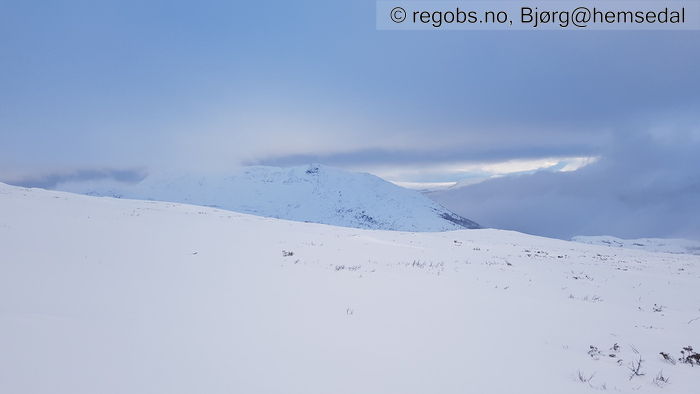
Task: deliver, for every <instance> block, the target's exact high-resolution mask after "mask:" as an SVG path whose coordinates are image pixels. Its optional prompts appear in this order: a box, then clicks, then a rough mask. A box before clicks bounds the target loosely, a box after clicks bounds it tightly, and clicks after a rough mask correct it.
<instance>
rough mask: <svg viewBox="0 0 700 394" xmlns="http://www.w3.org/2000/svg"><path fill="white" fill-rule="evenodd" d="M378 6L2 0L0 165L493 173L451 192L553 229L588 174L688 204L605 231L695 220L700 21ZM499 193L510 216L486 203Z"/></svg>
mask: <svg viewBox="0 0 700 394" xmlns="http://www.w3.org/2000/svg"><path fill="white" fill-rule="evenodd" d="M630 3H636V2H634V1H631V2H630ZM375 14H376V2H375V1H366V0H353V1H349V0H348V1H255V2H252V1H251V2H232V1H197V2H193V1H149V0H139V1H130V0H125V1H118V2H117V1H99V0H91V1H87V0H86V1H81V0H73V1H67V0H56V1H50V2H49V1H22V2H17V1H6V0H0V54H1V56H0V181H4V182H9V183H14V184H25V185H44V186H47V187H51V186H52V185H53V186H55V185H56V184H57V183H58V182H60V181H61V180H63V179H72V180H75V179H89V178H96V177H98V178H99V177H114V178H117V179H120V180H133V179H139V178H140V177H143V176H144V175H145V174H148V173H152V172H157V171H163V170H172V169H177V170H183V171H198V172H202V171H212V172H214V171H216V172H222V171H224V172H225V171H227V170H230V169H233V168H236V167H238V166H241V165H274V166H288V165H301V164H307V163H310V162H316V163H321V164H326V165H331V166H336V167H340V168H345V169H348V170H356V171H366V172H371V173H374V174H376V175H379V176H383V177H385V178H386V179H389V180H391V181H397V182H456V181H460V180H463V179H467V180H469V179H472V178H477V180H483V179H488V180H487V181H485V182H481V183H478V184H476V185H472V186H468V187H465V188H462V189H460V190H462V191H461V192H460V193H462V194H464V193H466V197H463V198H456V200H457V201H456V202H453V203H451V204H452V205H454V207H459V208H460V209H461V210H466V211H469V212H472V213H471V216H467V217H469V218H471V219H478V217H482V221H485V222H486V223H482V224H484V225H487V226H495V224H498V225H499V226H502V227H508V228H514V229H519V230H521V231H526V230H527V231H528V232H530V233H535V234H545V233H546V234H548V235H552V231H551V228H552V227H551V224H547V223H545V224H541V225H539V226H534V227H532V226H523V225H521V224H519V223H524V222H528V223H531V220H530V221H528V217H530V216H532V212H537V210H538V209H545V208H546V207H548V206H549V207H556V208H557V209H560V210H566V209H567V204H569V203H570V202H571V201H567V199H566V198H561V199H559V198H558V197H551V198H544V196H543V195H539V194H538V193H549V194H547V195H550V196H551V195H552V194H554V195H556V193H559V192H560V191H561V190H562V188H564V186H562V185H571V186H567V187H568V189H566V190H567V191H566V193H570V194H571V195H576V193H577V191H576V188H575V186H576V185H584V184H585V185H586V186H587V187H588V189H586V190H590V189H591V188H593V189H597V190H598V192H596V200H595V201H599V205H600V206H605V207H607V208H606V209H604V210H602V211H608V210H612V208H611V207H613V206H614V207H617V208H618V209H622V210H624V211H625V212H628V211H629V212H637V211H635V209H633V208H634V207H636V205H635V204H636V203H635V202H634V201H636V200H637V199H642V200H644V201H645V204H648V205H645V207H646V208H648V209H647V212H649V214H650V215H658V216H663V215H665V214H667V212H666V211H664V209H663V208H664V207H666V206H668V205H669V204H671V205H673V206H674V207H675V208H677V209H684V210H685V211H686V212H689V214H686V215H674V216H673V218H674V219H673V220H670V222H669V220H664V221H663V223H664V226H665V229H666V231H660V230H659V229H656V230H649V231H632V230H633V229H634V228H637V227H639V226H638V224H635V223H633V222H630V223H615V226H614V227H610V226H608V227H605V226H601V228H600V230H601V231H604V230H609V231H608V232H607V233H608V235H621V234H632V233H634V234H637V233H643V234H642V235H644V236H661V235H663V236H673V235H685V236H692V237H695V236H697V237H700V228H699V227H698V226H700V225H698V224H696V223H698V220H697V219H698V217H697V214H695V213H694V212H696V211H698V209H697V206H698V203H700V192H699V191H698V189H699V188H700V166H698V164H700V163H698V159H696V156H698V155H697V153H698V152H700V77H699V76H698V75H699V74H698V64H700V45H699V43H700V31H542V30H536V29H533V30H531V31H523V30H518V31H383V30H377V28H376V15H375ZM581 163H585V164H587V165H581ZM562 169H568V170H571V169H575V170H574V171H564V172H562V171H559V170H562ZM507 174H518V175H517V176H516V175H511V176H503V175H507ZM494 176H497V177H498V178H497V179H492V177H494ZM533 185H541V186H539V187H540V188H539V189H538V188H536V187H534V186H533ZM491 192H493V193H499V195H500V197H499V201H500V202H501V203H502V204H506V205H505V206H507V207H509V208H508V210H507V211H509V212H511V214H510V215H508V216H509V217H510V219H507V220H506V219H502V216H503V215H500V216H499V215H498V212H497V211H498V209H496V208H493V207H492V209H489V210H488V212H491V213H489V214H488V215H491V216H488V215H487V216H484V215H482V214H481V213H480V212H475V211H478V209H479V208H480V209H483V210H484V211H483V213H484V214H486V206H487V205H489V204H491V205H493V204H492V203H491V202H492V201H495V199H494V196H493V195H490V194H489V193H491ZM662 192H663V193H666V194H663V193H662ZM522 193H531V195H532V197H529V198H528V199H527V201H525V202H527V204H526V203H525V202H524V200H523V198H516V196H520V195H521V194H522ZM562 193H563V192H562ZM474 196H478V197H474ZM578 196H579V198H584V202H585V203H586V205H592V206H595V205H596V204H594V202H593V200H591V199H588V198H587V197H585V196H587V194H585V193H584V194H581V193H579V194H578ZM621 196H627V197H621ZM630 196H633V197H630ZM507 197H508V198H507ZM521 197H522V196H521ZM625 198H627V200H625ZM452 200H455V199H451V201H452ZM467 202H472V203H473V205H472V206H473V207H474V208H475V209H474V210H469V209H465V207H464V205H465V204H466V203H467ZM448 208H450V207H449V206H448ZM467 208H468V207H467ZM455 209H457V208H455ZM591 209H593V208H591ZM525 211H527V215H524V214H523V215H521V214H519V213H518V212H525ZM574 211H575V210H574ZM552 215H553V213H552ZM571 215H576V213H575V212H574V213H572V214H571ZM582 216H585V215H579V216H578V219H579V221H581V223H583V222H584V221H585V219H586V218H585V217H582ZM632 216H633V215H632V214H631V213H630V214H629V216H624V217H632ZM499 217H501V218H499ZM624 217H623V218H624ZM621 219H622V218H621ZM667 219H668V218H667ZM674 228H675V229H683V230H682V231H681V230H678V231H675V230H674V231H671V229H674ZM578 229H582V230H583V229H585V225H583V224H582V225H581V226H579V227H577V228H576V229H568V230H564V229H561V230H557V231H556V234H554V235H552V236H559V237H565V235H564V234H568V233H569V232H574V231H576V230H578ZM595 229H596V230H598V229H599V227H595ZM572 235H578V234H572Z"/></svg>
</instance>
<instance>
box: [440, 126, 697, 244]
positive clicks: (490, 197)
mask: <svg viewBox="0 0 700 394" xmlns="http://www.w3.org/2000/svg"><path fill="white" fill-rule="evenodd" d="M698 152H700V138H698V126H693V125H690V124H688V123H684V122H676V123H675V124H670V123H667V124H665V125H657V126H654V127H649V128H648V129H647V130H644V131H639V130H631V129H627V130H621V131H619V132H617V133H616V134H615V138H614V141H613V143H612V145H611V146H610V147H609V149H606V151H605V152H603V155H602V157H601V159H600V161H598V162H596V163H594V164H591V165H589V166H586V167H584V168H581V169H579V170H577V171H571V172H538V173H535V174H531V175H520V176H514V177H504V178H499V179H494V180H489V181H486V182H483V183H480V184H476V185H471V186H465V187H463V188H459V189H453V190H448V191H443V192H435V193H433V194H432V195H431V197H433V198H434V199H436V200H437V201H438V202H440V203H441V204H443V205H444V206H446V207H447V208H448V209H451V210H453V211H455V212H457V213H458V214H461V215H463V216H465V217H468V218H470V219H472V220H475V221H477V222H479V223H481V224H482V225H484V226H488V227H496V228H504V229H512V230H517V231H523V232H526V233H530V234H536V235H543V236H549V237H556V238H563V239H567V238H570V237H572V236H575V235H614V236H618V237H621V238H638V237H690V238H696V239H697V238H700V210H698V206H699V204H700V155H698Z"/></svg>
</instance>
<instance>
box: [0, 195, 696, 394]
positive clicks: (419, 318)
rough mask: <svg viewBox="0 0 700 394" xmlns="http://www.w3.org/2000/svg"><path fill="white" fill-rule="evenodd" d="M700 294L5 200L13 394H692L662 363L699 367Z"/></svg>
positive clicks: (313, 232) (6, 342) (4, 294)
mask: <svg viewBox="0 0 700 394" xmlns="http://www.w3.org/2000/svg"><path fill="white" fill-rule="evenodd" d="M699 281H700V256H693V255H682V254H666V253H652V252H647V251H642V250H630V249H623V248H616V249H611V248H609V247H602V246H596V245H587V244H582V243H575V242H568V241H561V240H554V239H547V238H541V237H535V236H530V235H525V234H521V233H516V232H510V231H499V230H492V229H483V230H460V231H451V232H440V233H409V232H396V231H377V230H362V229H352V228H342V227H334V226H327V225H320V224H309V223H300V222H292V221H284V220H278V219H270V218H263V217H258V216H251V215H245V214H238V213H233V212H230V211H224V210H220V209H216V208H206V207H198V206H190V205H182V204H176V203H163V202H152V201H137V200H125V199H112V198H95V197H89V196H81V195H74V194H70V193H63V192H55V191H45V190H40V189H24V188H18V187H12V186H6V185H3V184H0V327H1V330H2V335H1V336H0V392H2V393H13V394H24V393H71V394H80V393H86V394H87V393H103V394H109V393H324V394H325V393H382V394H386V393H397V394H399V393H400V394H407V393H430V394H433V393H590V392H596V391H599V390H607V391H610V392H623V393H629V392H638V393H697V392H698V387H699V386H700V366H695V367H691V365H689V364H684V363H680V362H676V364H675V365H673V364H671V363H670V362H669V361H666V360H664V359H663V358H662V356H661V355H660V354H659V353H660V352H666V353H668V354H670V356H671V357H673V358H674V359H677V358H678V357H680V356H681V353H680V351H681V349H682V348H683V347H686V346H689V345H690V346H693V345H694V346H695V348H696V349H698V350H700V335H699V333H700V292H699V291H698V283H699ZM615 344H617V345H618V346H619V348H618V350H617V351H616V350H614V347H615ZM591 346H594V347H596V348H597V350H594V349H592V348H591ZM611 349H613V350H611ZM610 355H612V356H610ZM640 357H641V358H642V360H643V362H642V366H641V369H640V371H639V372H640V373H644V375H641V376H632V377H631V378H630V376H631V374H632V373H631V371H630V369H629V367H630V366H632V365H633V362H635V361H636V360H639V358H640ZM659 373H662V374H663V376H664V377H667V378H669V381H668V383H664V382H662V381H660V380H659V379H656V383H654V382H655V378H656V377H657V376H658V374H659ZM579 374H580V375H581V376H582V377H583V378H584V380H585V379H588V378H589V377H591V376H592V378H590V380H589V381H588V382H582V381H581V380H580V379H579V377H578V376H579Z"/></svg>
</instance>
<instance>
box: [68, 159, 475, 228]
mask: <svg viewBox="0 0 700 394" xmlns="http://www.w3.org/2000/svg"><path fill="white" fill-rule="evenodd" d="M59 189H61V190H63V191H71V192H76V193H80V194H87V195H93V196H109V197H123V198H131V199H140V200H156V201H169V202H179V203H187V204H194V205H203V206H210V207H216V208H222V209H226V210H230V211H234V212H242V213H250V214H254V215H259V216H265V217H273V218H281V219H288V220H296V221H302V222H313V223H324V224H331V225H334V226H344V227H354V228H368V229H381V230H399V231H448V230H457V229H463V228H479V227H480V226H479V225H478V224H476V223H474V222H472V221H470V220H468V219H465V218H463V217H461V216H458V215H456V214H454V213H452V212H450V211H448V210H447V209H445V208H444V207H442V206H441V205H439V204H438V203H436V202H434V201H433V200H431V199H429V198H428V197H425V196H424V195H422V194H421V193H419V192H417V191H415V190H407V189H405V188H402V187H399V186H397V185H394V184H392V183H391V182H388V181H385V180H383V179H381V178H379V177H376V176H374V175H370V174H366V173H352V172H347V171H344V170H340V169H337V168H333V167H326V166H322V165H318V164H311V165H307V166H298V167H290V168H278V167H263V166H254V167H242V168H240V169H238V170H236V171H235V172H234V173H233V174H231V175H225V176H211V175H208V176H201V175H191V174H187V175H182V174H172V173H161V174H153V175H150V176H148V177H146V179H144V180H143V181H141V182H140V183H138V184H136V185H132V186H124V185H120V186H115V185H112V186H105V185H99V186H87V187H86V186H85V185H84V184H82V183H78V184H64V185H62V186H61V187H60V188H59Z"/></svg>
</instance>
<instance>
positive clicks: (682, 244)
mask: <svg viewBox="0 0 700 394" xmlns="http://www.w3.org/2000/svg"><path fill="white" fill-rule="evenodd" d="M571 240H572V241H574V242H583V243H586V244H591V245H603V246H609V247H613V248H628V249H640V250H646V251H649V252H664V253H686V254H696V255H700V242H697V241H692V240H689V239H681V238H638V239H621V238H617V237H612V236H609V235H602V236H583V235H579V236H577V237H573V238H571Z"/></svg>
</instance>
